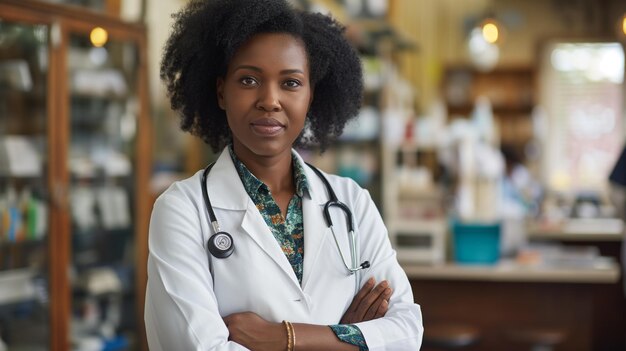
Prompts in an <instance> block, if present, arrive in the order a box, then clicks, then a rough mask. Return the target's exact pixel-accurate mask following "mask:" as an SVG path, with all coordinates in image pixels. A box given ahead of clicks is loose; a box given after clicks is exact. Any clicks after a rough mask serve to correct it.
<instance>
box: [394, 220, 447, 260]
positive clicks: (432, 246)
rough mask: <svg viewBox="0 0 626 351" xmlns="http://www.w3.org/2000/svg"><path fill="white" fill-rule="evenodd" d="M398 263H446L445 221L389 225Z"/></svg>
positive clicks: (418, 221) (405, 222)
mask: <svg viewBox="0 0 626 351" xmlns="http://www.w3.org/2000/svg"><path fill="white" fill-rule="evenodd" d="M388 227H389V234H390V238H391V242H392V244H393V246H394V249H395V250H396V252H397V254H398V261H400V262H409V263H425V264H437V263H443V262H444V261H445V250H446V236H447V224H446V221H445V219H442V218H434V219H403V220H394V221H393V223H390V224H389V225H388Z"/></svg>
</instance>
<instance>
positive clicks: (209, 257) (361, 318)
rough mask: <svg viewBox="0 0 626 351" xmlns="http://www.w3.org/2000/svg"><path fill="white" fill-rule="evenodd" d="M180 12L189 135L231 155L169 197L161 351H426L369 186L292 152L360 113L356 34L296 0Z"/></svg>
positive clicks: (179, 71)
mask: <svg viewBox="0 0 626 351" xmlns="http://www.w3.org/2000/svg"><path fill="white" fill-rule="evenodd" d="M175 18H176V23H175V24H174V29H173V33H172V35H171V37H170V39H169V40H168V42H167V44H166V47H165V53H164V56H163V61H162V66H161V77H162V79H163V80H164V81H165V83H166V85H167V88H168V92H169V95H170V99H171V104H172V107H173V108H174V109H175V110H177V111H179V112H180V114H181V118H182V129H183V130H186V131H189V132H191V133H193V134H195V135H197V136H199V137H201V138H202V139H203V140H204V141H205V142H207V143H208V144H209V145H210V146H211V147H212V148H213V149H214V150H215V151H219V150H223V151H222V152H221V155H220V156H219V158H218V160H217V161H216V163H215V164H214V165H212V166H210V167H209V168H207V169H206V170H204V171H199V172H198V173H196V175H194V176H193V177H191V178H189V179H187V180H184V181H181V182H177V183H175V184H173V185H172V186H171V187H170V188H169V189H168V190H167V191H166V192H165V193H164V194H163V195H161V196H160V197H159V199H158V200H157V202H156V203H155V205H154V210H153V213H152V219H151V223H150V234H149V248H150V255H149V259H148V277H149V278H148V289H147V295H146V313H145V319H146V329H147V335H148V341H149V345H150V349H151V350H153V351H155V350H157V351H158V350H246V349H252V350H285V349H287V350H289V351H291V350H295V349H297V350H367V349H369V350H416V349H418V348H419V346H420V344H421V336H422V332H423V329H422V326H421V312H420V309H419V306H417V305H415V304H414V303H413V295H412V292H411V287H410V285H409V283H408V280H407V277H406V275H405V274H404V272H403V271H402V269H401V268H400V266H399V265H398V263H397V261H396V259H395V252H394V251H393V250H392V248H391V246H390V243H389V240H388V238H387V232H386V230H385V227H384V224H383V222H382V219H381V218H380V215H379V213H378V212H377V210H376V207H375V206H374V204H373V202H372V200H371V198H370V196H369V194H368V193H367V192H366V191H365V190H363V189H361V188H360V187H359V186H358V185H356V183H354V182H353V181H351V180H349V179H346V178H341V177H337V176H333V175H327V174H323V173H321V174H317V173H316V171H315V170H314V169H313V168H312V167H309V166H307V165H305V163H304V162H303V161H302V159H301V158H300V156H299V155H298V153H297V152H295V151H294V150H293V149H292V147H293V146H294V145H295V146H298V145H301V144H303V143H304V142H315V143H317V144H318V145H320V146H321V147H322V148H324V147H325V146H327V145H328V143H329V142H330V141H331V140H332V138H333V137H334V136H337V135H339V134H340V133H341V131H342V129H343V127H344V125H345V123H346V121H348V120H349V119H350V118H351V117H353V116H355V115H356V114H357V112H358V109H359V107H360V103H361V91H362V81H361V68H360V62H359V60H358V56H357V55H356V54H355V52H354V51H353V49H352V48H351V47H350V45H349V44H348V43H347V42H346V40H345V39H344V38H343V36H342V32H343V28H342V27H341V26H340V25H339V24H337V23H336V22H334V21H333V20H332V19H330V18H328V17H326V16H322V15H319V14H310V13H304V12H300V11H297V10H294V9H292V8H291V7H290V6H289V5H288V4H287V3H286V1H284V0H231V1H226V0H223V1H218V0H215V1H192V2H191V3H189V4H188V5H187V6H186V7H185V8H184V9H183V10H182V11H181V12H180V13H178V14H177V15H176V17H175ZM305 131H306V133H305ZM325 180H327V181H328V183H329V184H328V186H327V185H326V184H325V183H324V181H325ZM203 189H206V193H207V194H206V195H207V196H206V199H205V198H204V197H203ZM331 191H333V192H334V193H335V194H336V197H337V198H338V200H340V201H342V202H344V203H345V205H346V208H347V209H349V210H351V213H352V218H351V219H350V218H348V217H347V216H346V215H344V213H343V212H341V211H340V209H339V208H338V207H331V208H330V210H329V212H330V215H331V219H332V221H333V223H334V226H333V228H329V227H328V226H327V223H326V222H325V218H324V215H323V211H324V205H325V204H326V203H327V201H329V196H330V192H331ZM211 209H212V210H213V211H214V216H215V221H216V223H215V224H218V225H217V226H214V225H213V224H212V223H211V222H213V221H214V220H213V219H209V217H210V215H208V214H207V213H208V211H210V210H211ZM350 224H353V225H354V231H355V233H356V239H355V241H354V242H355V244H356V250H355V252H354V258H353V257H352V256H353V255H351V254H352V253H353V251H352V250H351V241H350V240H349V235H348V234H347V233H346V228H348V227H349V226H350ZM218 226H219V228H218ZM220 231H225V232H228V233H229V236H226V235H223V234H221V233H220V234H216V233H217V232H220ZM216 237H218V238H221V239H219V240H214V238H216ZM334 238H336V240H337V241H336V242H335V239H334ZM222 240H225V241H222ZM223 243H225V244H226V245H225V246H223V247H222V246H221V244H223ZM229 244H232V246H229ZM338 249H340V250H338ZM220 250H221V251H220ZM342 255H343V256H342ZM344 257H345V260H344ZM351 260H359V261H358V262H359V263H360V262H363V261H364V260H367V261H368V262H363V263H362V264H361V266H360V267H356V265H358V263H355V264H353V265H349V262H350V261H351ZM344 263H345V264H344ZM353 263H354V262H353ZM349 268H354V270H356V271H357V272H356V273H352V274H351V272H350V271H349ZM376 281H380V283H379V284H376V283H375V282H376ZM392 288H393V291H392Z"/></svg>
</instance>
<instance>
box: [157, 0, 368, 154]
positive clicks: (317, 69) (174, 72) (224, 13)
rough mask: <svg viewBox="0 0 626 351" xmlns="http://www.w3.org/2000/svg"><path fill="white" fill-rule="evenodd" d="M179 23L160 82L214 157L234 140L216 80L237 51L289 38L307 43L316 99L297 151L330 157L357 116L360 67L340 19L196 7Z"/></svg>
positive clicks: (269, 6)
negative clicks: (310, 147) (315, 150)
mask: <svg viewBox="0 0 626 351" xmlns="http://www.w3.org/2000/svg"><path fill="white" fill-rule="evenodd" d="M173 17H174V19H175V23H174V25H173V28H172V33H171V35H170V37H169V39H168V41H167V43H166V45H165V50H164V53H163V58H162V61H161V79H162V80H163V81H164V82H165V84H166V86H167V92H168V96H169V97H170V102H171V106H172V109H174V110H176V111H178V112H179V113H180V115H181V128H182V129H183V130H184V131H188V132H191V133H192V134H194V135H196V136H199V137H200V138H202V139H203V140H204V141H205V142H206V143H207V144H209V145H210V146H211V148H212V149H213V150H214V151H216V152H217V151H219V150H220V149H222V148H223V147H224V146H225V145H227V144H228V143H230V142H231V140H232V135H231V132H230V129H229V127H228V123H227V120H226V114H225V112H224V111H223V110H222V109H221V108H220V107H219V106H218V102H217V91H216V82H217V78H218V77H223V76H224V75H225V74H226V69H227V67H228V62H229V61H230V60H231V58H232V57H233V55H234V54H235V53H236V51H237V49H238V48H239V47H240V46H241V45H242V44H243V43H245V42H246V41H247V40H248V39H249V38H251V37H252V36H254V35H255V34H258V33H289V34H291V35H293V36H294V37H296V38H299V39H301V40H302V41H303V42H304V45H305V48H306V52H307V55H308V60H309V70H310V81H311V82H312V83H313V87H314V89H315V93H314V97H313V101H312V103H311V107H310V109H309V111H308V114H307V121H306V126H305V130H308V132H307V133H302V135H301V136H300V137H299V138H298V140H297V141H296V146H302V145H304V144H307V143H316V144H318V145H319V146H320V147H321V149H322V150H324V149H325V148H326V147H327V146H328V144H329V143H330V142H331V141H332V140H333V139H334V138H336V137H338V136H339V135H340V134H341V133H342V131H343V128H344V126H345V124H346V122H347V121H348V120H349V119H350V118H352V117H354V116H356V114H357V113H358V111H359V108H360V106H361V100H362V90H363V81H362V71H361V62H360V60H359V57H358V55H357V53H356V52H355V50H354V49H353V48H352V46H351V45H350V43H348V41H347V40H346V39H345V37H344V36H343V32H344V27H343V26H342V25H340V24H339V23H337V22H336V21H334V20H333V19H331V18H329V17H327V16H324V15H322V14H314V13H308V12H304V11H300V10H296V9H294V8H292V7H291V6H290V5H289V4H288V3H287V2H286V1H285V0H192V1H191V2H189V3H188V4H187V5H186V6H185V7H184V8H183V9H182V10H181V11H180V12H178V13H177V14H174V15H173ZM304 135H306V137H305V136H304Z"/></svg>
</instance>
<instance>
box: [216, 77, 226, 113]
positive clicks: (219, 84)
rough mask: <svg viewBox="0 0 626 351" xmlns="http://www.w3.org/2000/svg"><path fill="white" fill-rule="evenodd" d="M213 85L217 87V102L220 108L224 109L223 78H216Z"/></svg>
mask: <svg viewBox="0 0 626 351" xmlns="http://www.w3.org/2000/svg"><path fill="white" fill-rule="evenodd" d="M215 85H216V88H217V104H218V105H219V107H220V108H221V109H222V110H226V107H225V106H226V104H225V103H224V78H222V77H219V78H217V82H216V83H215Z"/></svg>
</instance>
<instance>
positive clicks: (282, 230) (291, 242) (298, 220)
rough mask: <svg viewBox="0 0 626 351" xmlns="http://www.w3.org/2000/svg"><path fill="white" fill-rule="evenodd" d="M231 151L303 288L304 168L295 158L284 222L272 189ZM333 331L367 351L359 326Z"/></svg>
mask: <svg viewBox="0 0 626 351" xmlns="http://www.w3.org/2000/svg"><path fill="white" fill-rule="evenodd" d="M228 150H229V152H230V157H231V158H232V160H233V163H234V164H235V168H236V169H237V173H239V177H240V178H241V182H242V183H243V186H244V188H245V189H246V192H247V193H248V195H249V196H250V198H251V199H252V201H253V202H254V204H255V205H256V208H257V209H258V210H259V212H261V215H262V216H263V219H264V220H265V223H267V225H268V226H269V227H270V229H271V231H272V234H273V235H274V238H276V241H278V243H279V244H280V247H281V249H282V250H283V253H284V254H285V256H287V259H288V260H289V263H291V267H293V271H294V272H295V274H296V277H297V278H298V281H299V282H300V284H302V270H303V262H304V225H303V224H304V220H303V215H302V198H303V197H304V196H305V194H306V196H309V194H308V192H309V190H308V183H307V180H306V175H305V173H304V169H302V165H301V164H300V162H298V161H297V159H296V157H295V156H292V159H293V170H294V171H293V173H294V174H293V176H294V180H295V183H296V193H295V194H294V196H293V197H292V198H291V200H290V201H289V205H288V206H287V217H286V218H285V217H284V216H283V215H282V213H281V212H280V208H279V207H278V204H277V203H276V201H274V198H273V197H272V193H271V192H270V189H269V187H268V186H267V185H265V184H264V183H263V182H262V181H261V180H259V179H258V178H257V177H255V176H254V175H253V174H252V172H250V170H248V168H247V167H246V166H245V165H244V164H243V163H242V162H241V161H240V160H239V158H237V155H235V152H234V151H233V147H232V145H230V146H229V148H228ZM330 328H331V329H332V330H333V332H334V333H335V334H336V335H337V337H338V338H339V340H341V341H343V342H347V343H350V344H352V345H356V346H358V347H359V350H360V351H364V350H368V348H367V344H366V343H365V338H364V337H363V334H362V333H361V330H359V328H358V327H357V326H356V325H352V324H338V325H331V326H330Z"/></svg>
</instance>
